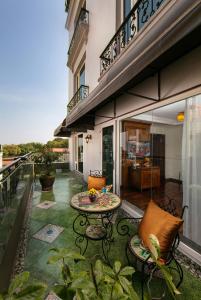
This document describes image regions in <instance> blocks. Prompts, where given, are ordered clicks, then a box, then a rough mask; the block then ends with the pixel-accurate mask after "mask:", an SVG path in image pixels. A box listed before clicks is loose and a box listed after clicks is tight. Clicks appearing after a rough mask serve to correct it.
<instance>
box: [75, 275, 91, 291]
mask: <svg viewBox="0 0 201 300" xmlns="http://www.w3.org/2000/svg"><path fill="white" fill-rule="evenodd" d="M71 287H72V288H73V289H94V288H95V287H94V285H93V283H92V282H91V281H90V280H89V279H88V278H82V277H79V278H77V279H75V280H74V281H73V282H72V284H71Z"/></svg>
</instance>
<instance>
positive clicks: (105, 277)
mask: <svg viewBox="0 0 201 300" xmlns="http://www.w3.org/2000/svg"><path fill="white" fill-rule="evenodd" d="M104 282H106V283H110V284H113V283H114V282H115V280H114V279H113V278H112V277H110V276H109V275H105V276H104Z"/></svg>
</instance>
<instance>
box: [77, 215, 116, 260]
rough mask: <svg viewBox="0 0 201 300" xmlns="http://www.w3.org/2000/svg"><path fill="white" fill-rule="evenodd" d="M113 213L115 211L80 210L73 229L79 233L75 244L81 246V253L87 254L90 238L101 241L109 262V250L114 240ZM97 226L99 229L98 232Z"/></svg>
mask: <svg viewBox="0 0 201 300" xmlns="http://www.w3.org/2000/svg"><path fill="white" fill-rule="evenodd" d="M113 214H114V212H104V213H99V214H98V215H97V214H94V213H83V212H81V211H78V215H77V216H76V217H75V219H74V221H73V231H74V232H75V233H76V235H77V237H76V239H75V245H76V246H77V247H78V248H79V250H80V254H82V255H84V254H85V252H86V250H87V247H88V242H89V240H94V241H101V247H102V253H103V257H104V259H105V261H106V262H107V263H109V251H110V247H111V242H112V241H113V239H112V234H113V224H112V217H113ZM93 215H94V216H93ZM89 228H90V230H91V233H90V231H89V230H88V229H89ZM97 228H98V229H99V231H98V232H97V233H96V229H97ZM93 229H94V231H93ZM101 230H102V232H101Z"/></svg>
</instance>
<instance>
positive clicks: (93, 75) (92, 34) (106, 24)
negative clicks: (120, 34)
mask: <svg viewBox="0 0 201 300" xmlns="http://www.w3.org/2000/svg"><path fill="white" fill-rule="evenodd" d="M86 8H87V10H89V33H88V41H87V47H86V83H87V84H88V85H89V89H90V91H92V90H93V89H94V88H95V87H96V86H97V84H98V78H99V77H100V59H99V56H100V55H101V53H102V52H103V50H104V49H105V47H106V46H107V44H108V43H109V41H110V40H111V38H112V36H113V35H114V34H115V31H116V28H115V26H116V0H109V1H108V0H101V1H94V0H87V1H86Z"/></svg>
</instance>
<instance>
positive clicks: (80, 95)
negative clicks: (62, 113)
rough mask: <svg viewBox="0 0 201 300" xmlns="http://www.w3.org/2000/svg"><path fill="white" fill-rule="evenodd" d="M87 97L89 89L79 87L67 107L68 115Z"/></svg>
mask: <svg viewBox="0 0 201 300" xmlns="http://www.w3.org/2000/svg"><path fill="white" fill-rule="evenodd" d="M88 95H89V87H88V86H87V85H81V86H80V88H79V89H78V90H77V92H76V93H75V95H74V96H73V98H72V99H71V100H70V102H69V103H68V105H67V111H68V113H70V112H71V111H72V110H73V109H74V108H75V106H76V105H77V104H78V103H79V102H80V101H81V100H84V99H85V98H87V96H88Z"/></svg>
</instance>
